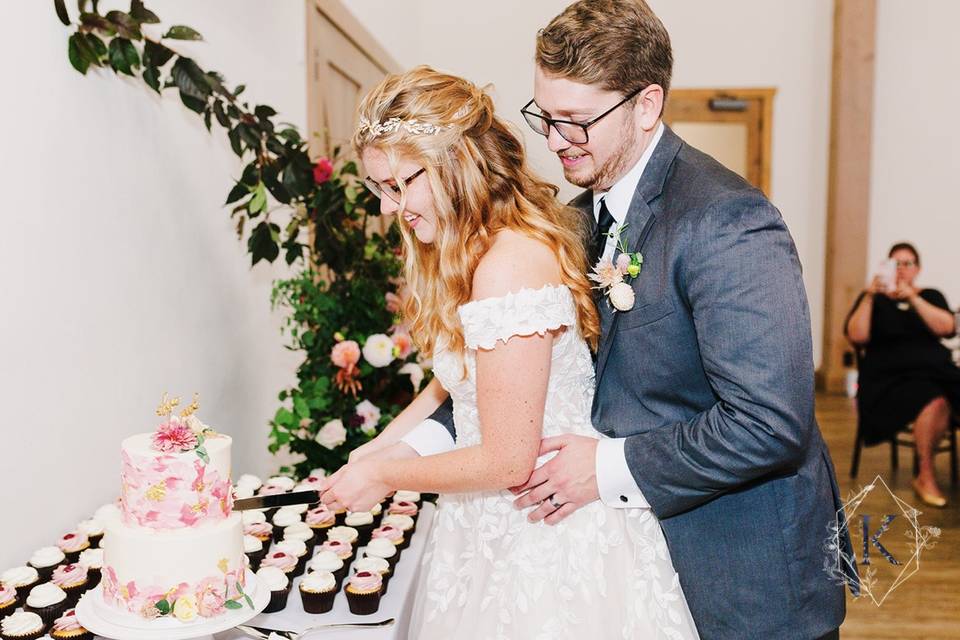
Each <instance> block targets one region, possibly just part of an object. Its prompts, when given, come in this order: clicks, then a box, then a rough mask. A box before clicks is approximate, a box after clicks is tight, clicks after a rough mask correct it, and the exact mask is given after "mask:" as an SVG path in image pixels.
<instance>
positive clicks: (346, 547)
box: [320, 540, 353, 564]
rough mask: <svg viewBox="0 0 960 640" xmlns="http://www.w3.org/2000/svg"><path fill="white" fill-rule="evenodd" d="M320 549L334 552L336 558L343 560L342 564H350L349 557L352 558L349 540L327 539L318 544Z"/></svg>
mask: <svg viewBox="0 0 960 640" xmlns="http://www.w3.org/2000/svg"><path fill="white" fill-rule="evenodd" d="M320 550H321V551H332V552H334V553H335V554H337V557H338V558H340V559H341V560H343V562H344V564H350V559H351V558H353V547H352V546H351V545H350V543H349V542H343V541H341V540H327V541H326V542H324V543H323V544H322V545H320Z"/></svg>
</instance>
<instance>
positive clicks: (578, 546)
mask: <svg viewBox="0 0 960 640" xmlns="http://www.w3.org/2000/svg"><path fill="white" fill-rule="evenodd" d="M459 313H460V320H461V322H462V324H463V329H464V337H465V339H466V344H467V347H468V351H467V353H466V365H467V370H468V375H467V377H466V378H463V377H462V375H461V374H462V371H463V367H462V363H461V361H460V359H459V358H458V357H456V355H455V354H452V353H450V352H446V351H444V350H442V349H438V350H437V352H436V354H435V356H434V374H435V375H436V376H437V377H438V378H439V379H440V382H441V383H442V384H443V386H444V388H446V389H447V390H448V391H449V392H450V395H451V396H452V397H453V403H454V409H453V413H454V420H455V423H456V427H457V444H456V446H457V447H469V446H471V445H476V444H479V442H480V437H481V436H480V419H479V414H478V411H477V386H476V358H475V355H476V354H475V350H476V349H478V348H480V349H490V348H493V347H494V345H495V344H496V342H497V341H498V340H503V341H507V340H509V339H510V337H511V336H529V335H532V334H534V333H540V334H543V333H545V332H546V331H549V330H554V329H557V328H560V327H568V330H566V331H564V332H562V333H561V334H560V335H559V337H558V338H557V339H556V341H555V342H554V346H553V357H552V364H551V369H550V381H549V385H548V390H547V400H546V407H545V412H544V417H543V435H544V436H555V435H560V434H578V435H584V436H589V437H592V438H599V437H601V436H600V434H599V433H598V432H597V431H595V430H594V429H593V428H592V426H591V423H590V409H591V403H592V401H593V384H594V371H593V364H592V362H591V358H590V352H589V349H588V347H587V344H586V343H585V342H584V340H583V339H582V338H581V337H580V336H579V334H578V333H577V331H576V312H575V306H574V301H573V296H572V295H571V293H570V290H569V289H568V288H566V287H564V286H546V287H543V288H541V289H537V290H531V289H523V290H521V291H520V292H518V293H516V294H508V295H506V296H503V297H497V298H489V299H485V300H479V301H475V302H470V303H467V304H465V305H463V306H461V307H460V309H459ZM541 462H542V461H541ZM513 499H514V496H513V495H511V494H510V493H509V492H508V491H494V492H487V493H465V494H452V495H444V496H442V497H441V498H440V500H439V502H438V509H437V512H436V516H435V518H436V520H435V521H434V527H433V530H432V531H431V533H430V539H429V541H428V542H427V551H426V554H425V556H424V559H423V566H422V568H421V573H420V579H419V584H418V586H417V591H416V600H415V604H414V610H413V617H412V621H411V628H410V638H412V639H413V638H416V639H418V640H428V639H434V638H436V639H440V638H443V639H444V640H446V639H453V638H469V639H471V640H474V639H476V640H480V639H487V638H491V639H494V638H495V639H510V640H528V639H531V640H532V639H544V640H547V639H549V640H556V639H558V638H576V639H577V640H582V639H584V638H598V639H606V638H631V639H633V638H638V639H639V638H642V639H652V638H671V639H683V640H687V639H692V638H697V637H698V636H697V632H696V628H695V626H694V624H693V620H692V618H691V616H690V612H689V609H688V608H687V604H686V601H685V599H684V597H683V592H682V590H681V588H680V583H679V581H678V578H677V574H676V572H675V571H674V569H673V564H672V562H671V560H670V554H669V552H668V550H667V545H666V542H665V540H664V537H663V534H662V532H661V530H660V524H659V522H658V521H657V519H656V517H655V516H654V515H653V513H651V512H650V510H648V509H611V508H608V507H606V506H604V505H603V504H602V503H601V502H599V501H597V502H593V503H591V504H590V505H587V506H586V507H584V508H582V509H580V510H578V511H576V512H575V513H573V514H572V515H571V516H569V517H568V518H566V519H565V520H563V521H562V522H561V523H560V524H558V525H555V526H549V525H546V524H544V523H542V522H540V523H537V524H531V523H530V522H528V521H527V519H526V517H527V512H526V511H518V510H516V509H514V507H513Z"/></svg>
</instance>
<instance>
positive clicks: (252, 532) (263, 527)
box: [243, 522, 273, 548]
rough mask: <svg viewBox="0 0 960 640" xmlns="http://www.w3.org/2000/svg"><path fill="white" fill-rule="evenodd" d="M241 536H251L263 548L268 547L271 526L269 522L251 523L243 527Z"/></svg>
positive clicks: (271, 532)
mask: <svg viewBox="0 0 960 640" xmlns="http://www.w3.org/2000/svg"><path fill="white" fill-rule="evenodd" d="M243 534H244V535H247V536H253V537H254V538H256V539H257V540H259V541H260V542H261V543H262V544H263V546H264V548H269V547H270V541H271V540H273V525H272V524H270V523H269V522H253V523H251V524H245V525H243Z"/></svg>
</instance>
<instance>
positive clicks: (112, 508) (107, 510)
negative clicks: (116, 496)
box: [93, 500, 120, 522]
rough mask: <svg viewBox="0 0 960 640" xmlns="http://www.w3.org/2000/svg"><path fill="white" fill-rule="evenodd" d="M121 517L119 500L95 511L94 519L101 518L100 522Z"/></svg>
mask: <svg viewBox="0 0 960 640" xmlns="http://www.w3.org/2000/svg"><path fill="white" fill-rule="evenodd" d="M119 518H120V504H119V500H118V501H117V502H109V503H107V504H105V505H103V506H102V507H100V508H99V509H97V510H96V511H94V512H93V519H94V520H99V521H100V522H110V521H111V520H118V519H119Z"/></svg>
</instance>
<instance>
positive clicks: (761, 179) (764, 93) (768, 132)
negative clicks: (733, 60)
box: [663, 87, 777, 198]
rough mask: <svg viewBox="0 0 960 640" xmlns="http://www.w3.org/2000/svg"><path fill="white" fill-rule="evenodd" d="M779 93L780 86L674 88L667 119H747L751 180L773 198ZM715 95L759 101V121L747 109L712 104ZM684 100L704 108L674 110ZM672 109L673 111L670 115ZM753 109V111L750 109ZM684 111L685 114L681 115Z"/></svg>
mask: <svg viewBox="0 0 960 640" xmlns="http://www.w3.org/2000/svg"><path fill="white" fill-rule="evenodd" d="M776 94H777V90H776V88H773V87H762V88H749V89H748V88H713V89H670V93H669V94H668V96H667V104H666V108H665V110H664V118H663V119H664V122H667V123H668V124H669V122H671V121H673V120H675V119H679V120H681V121H683V122H743V123H746V124H747V156H748V157H747V167H748V178H747V179H748V180H749V182H750V183H751V184H753V185H755V186H756V187H758V188H759V189H760V190H761V191H763V192H764V193H765V194H766V195H767V197H768V198H769V197H770V195H771V192H770V166H771V160H772V158H771V157H770V154H771V150H772V147H773V143H772V140H773V135H772V134H773V99H774V97H775V96H776ZM713 98H726V99H734V100H747V101H754V100H755V101H758V102H759V104H760V108H759V110H758V111H757V113H756V120H757V121H756V122H751V121H750V118H749V117H747V118H745V117H744V113H745V112H743V111H716V110H712V109H710V107H709V103H710V100H711V99H713ZM680 99H683V100H684V102H690V101H692V102H696V103H699V104H700V105H702V106H703V107H704V108H703V109H693V110H683V111H681V112H679V113H677V112H676V111H675V110H674V111H673V112H670V110H671V106H672V105H673V104H675V103H679V100H680ZM668 113H669V115H668ZM746 113H749V112H746ZM680 115H682V116H683V117H682V118H679V117H678V116H680Z"/></svg>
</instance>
